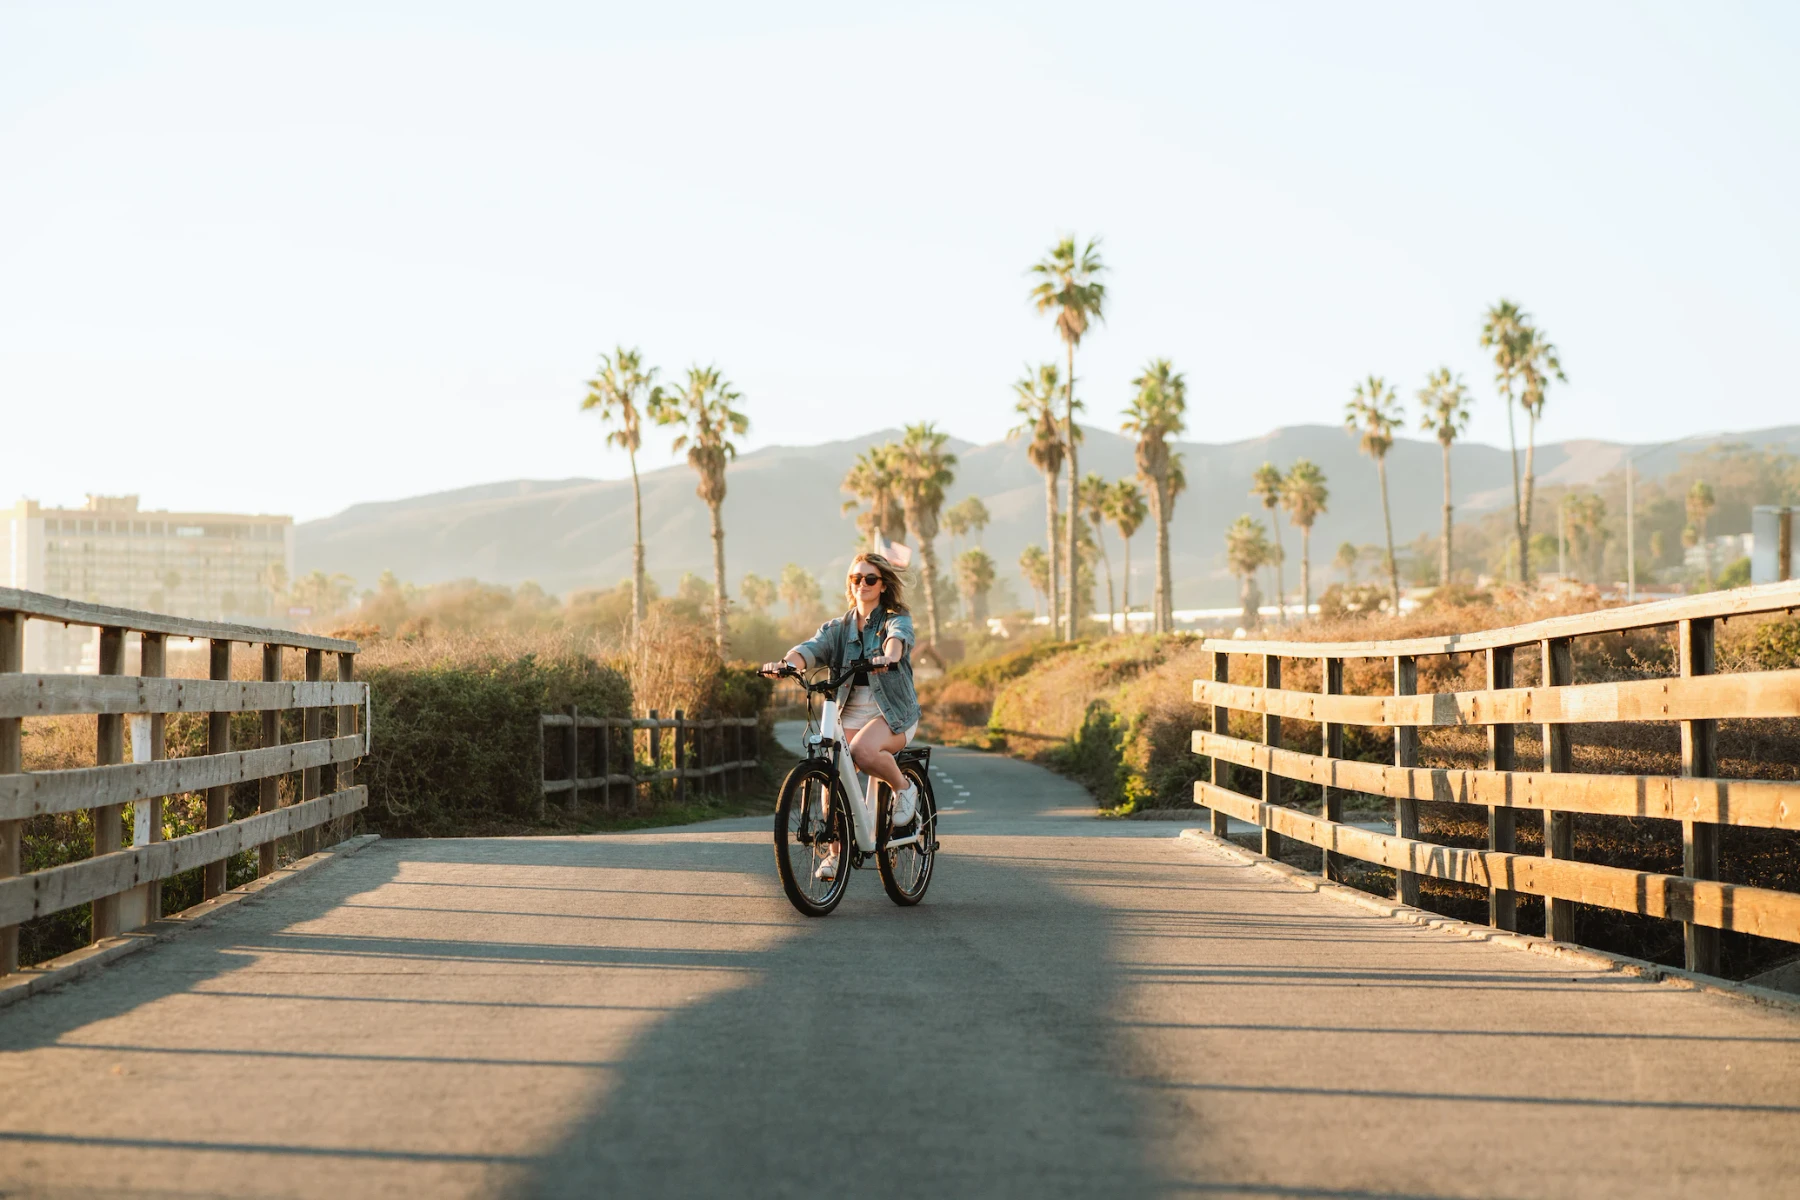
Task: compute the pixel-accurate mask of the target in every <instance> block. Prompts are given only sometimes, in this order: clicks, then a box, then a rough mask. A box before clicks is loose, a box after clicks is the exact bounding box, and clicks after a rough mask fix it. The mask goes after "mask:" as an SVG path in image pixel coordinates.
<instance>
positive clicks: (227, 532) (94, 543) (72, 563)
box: [0, 495, 294, 671]
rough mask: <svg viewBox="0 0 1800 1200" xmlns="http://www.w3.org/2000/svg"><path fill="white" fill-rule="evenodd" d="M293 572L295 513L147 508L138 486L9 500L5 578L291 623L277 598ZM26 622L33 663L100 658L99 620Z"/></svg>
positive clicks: (2, 547) (2, 543) (101, 597)
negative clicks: (85, 623)
mask: <svg viewBox="0 0 1800 1200" xmlns="http://www.w3.org/2000/svg"><path fill="white" fill-rule="evenodd" d="M293 573H294V519H293V518H292V517H282V516H269V515H266V514H259V515H243V514H238V513H175V512H165V511H161V510H158V511H153V512H144V511H140V510H139V508H138V498H137V497H136V496H93V495H90V496H89V497H88V498H87V503H86V504H85V505H83V506H82V507H81V508H46V507H44V506H42V505H40V504H39V503H38V502H37V501H35V500H21V501H19V502H18V503H17V504H15V505H14V506H13V507H12V509H11V511H6V510H3V509H0V586H5V587H15V588H23V589H25V590H27V591H33V592H47V593H49V594H50V595H53V596H66V597H68V598H69V599H72V600H85V601H87V602H89V603H92V604H112V605H117V606H119V607H121V608H137V609H147V610H149V611H151V612H161V613H168V614H170V615H172V616H180V617H194V618H197V619H200V620H212V621H221V620H223V621H247V622H250V623H253V624H258V625H271V624H278V623H285V622H284V621H283V620H282V618H285V617H286V615H287V614H286V612H285V610H283V611H282V612H279V613H278V612H277V611H276V606H277V604H278V601H279V596H280V594H281V593H282V592H283V591H284V590H285V588H286V587H287V584H288V581H289V580H290V579H292V578H293ZM26 630H27V638H26V646H25V669H26V670H28V671H71V670H76V669H78V668H79V666H80V665H81V662H82V660H83V658H84V657H86V658H88V659H90V660H91V659H92V656H93V651H92V649H90V648H89V647H90V644H91V643H92V642H93V640H94V637H95V633H94V631H93V630H91V629H75V628H71V629H68V630H64V629H62V628H60V627H57V626H47V625H46V623H45V622H42V621H33V622H31V623H30V624H29V625H27V626H26ZM84 651H86V654H85V655H84V653H83V652H84Z"/></svg>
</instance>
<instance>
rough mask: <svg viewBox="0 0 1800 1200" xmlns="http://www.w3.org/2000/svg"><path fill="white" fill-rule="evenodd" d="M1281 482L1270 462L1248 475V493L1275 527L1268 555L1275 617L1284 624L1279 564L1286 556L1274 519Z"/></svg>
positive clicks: (1284, 586)
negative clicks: (1273, 593) (1265, 510)
mask: <svg viewBox="0 0 1800 1200" xmlns="http://www.w3.org/2000/svg"><path fill="white" fill-rule="evenodd" d="M1281 484H1282V474H1281V472H1280V471H1279V470H1277V469H1276V467H1275V464H1274V463H1272V462H1266V463H1264V464H1263V465H1262V466H1260V467H1258V468H1256V471H1255V472H1254V473H1253V474H1252V475H1251V476H1250V494H1251V495H1252V496H1255V497H1256V498H1257V499H1259V500H1261V501H1262V506H1263V508H1265V509H1267V510H1268V512H1269V524H1270V525H1271V526H1273V527H1274V529H1275V553H1274V554H1273V555H1272V556H1270V565H1271V566H1273V567H1274V568H1275V619H1276V620H1278V621H1280V622H1281V623H1282V624H1284V625H1285V624H1286V623H1287V608H1286V605H1285V603H1284V602H1285V600H1286V596H1287V581H1286V580H1285V579H1283V578H1282V570H1281V564H1282V561H1283V560H1284V559H1285V558H1286V557H1287V556H1286V555H1285V554H1284V553H1283V552H1282V548H1281V522H1280V521H1277V520H1276V519H1275V506H1276V505H1278V504H1280V503H1281Z"/></svg>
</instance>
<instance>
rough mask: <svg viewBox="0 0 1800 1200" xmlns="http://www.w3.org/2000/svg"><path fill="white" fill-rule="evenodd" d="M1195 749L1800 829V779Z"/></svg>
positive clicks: (1239, 758) (1508, 794)
mask: <svg viewBox="0 0 1800 1200" xmlns="http://www.w3.org/2000/svg"><path fill="white" fill-rule="evenodd" d="M1193 749H1194V753H1196V754H1206V755H1209V756H1211V757H1213V758H1217V759H1220V760H1221V761H1224V762H1232V763H1239V764H1241V765H1243V766H1246V767H1250V768H1252V769H1253V770H1258V771H1262V770H1269V771H1274V772H1275V773H1277V774H1279V775H1281V776H1283V777H1285V778H1288V779H1297V780H1302V781H1304V782H1307V783H1316V784H1321V785H1323V784H1329V785H1331V786H1332V787H1336V788H1341V789H1343V790H1345V791H1355V792H1366V793H1367V794H1369V795H1371V796H1385V797H1389V798H1399V797H1402V796H1405V797H1410V798H1412V799H1415V800H1432V801H1436V802H1437V803H1440V804H1471V805H1479V806H1482V807H1487V808H1501V809H1508V810H1517V809H1534V810H1537V811H1540V812H1542V811H1545V810H1550V811H1556V812H1571V813H1593V814H1596V815H1601V816H1614V817H1657V818H1660V819H1662V820H1665V821H1681V820H1690V821H1706V822H1710V823H1713V824H1720V825H1741V826H1745V827H1748V828H1753V829H1792V830H1800V783H1794V782H1791V781H1787V780H1762V779H1685V778H1681V777H1679V776H1674V775H1576V774H1569V775H1563V774H1556V775H1552V774H1550V773H1548V772H1540V771H1475V770H1463V769H1461V768H1453V767H1414V768H1410V769H1401V768H1398V767H1390V766H1387V765H1386V764H1384V763H1365V762H1355V761H1352V760H1349V759H1330V758H1325V757H1324V756H1322V755H1316V754H1303V753H1300V752H1299V751H1294V750H1281V751H1277V752H1275V753H1273V754H1270V753H1268V751H1267V750H1266V749H1265V748H1264V747H1263V746H1262V745H1261V744H1260V743H1258V742H1248V741H1244V740H1242V739H1240V738H1221V737H1218V736H1217V735H1215V734H1211V733H1208V732H1206V731H1205V730H1196V731H1195V732H1194V734H1193Z"/></svg>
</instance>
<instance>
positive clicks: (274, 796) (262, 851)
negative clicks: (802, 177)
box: [170, 642, 299, 879]
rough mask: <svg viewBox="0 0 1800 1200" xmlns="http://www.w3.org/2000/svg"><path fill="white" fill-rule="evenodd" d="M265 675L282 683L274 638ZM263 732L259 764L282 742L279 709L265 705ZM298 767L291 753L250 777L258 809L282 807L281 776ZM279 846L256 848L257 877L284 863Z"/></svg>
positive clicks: (267, 646) (265, 662) (265, 651)
mask: <svg viewBox="0 0 1800 1200" xmlns="http://www.w3.org/2000/svg"><path fill="white" fill-rule="evenodd" d="M262 677H263V681H264V682H265V683H279V682H280V681H281V647H280V646H278V645H276V644H274V643H273V642H270V643H266V644H265V645H264V646H263V648H262ZM260 734H261V736H260V738H259V739H258V741H257V745H258V746H260V747H261V749H260V750H258V751H257V753H258V754H261V755H263V756H264V757H263V759H262V760H261V761H260V762H259V763H258V766H259V767H260V766H263V765H265V764H267V763H268V762H269V761H270V760H271V759H273V758H275V757H276V755H275V754H274V753H272V752H273V751H276V750H277V749H278V748H279V747H280V745H281V710H280V709H275V708H265V709H263V711H262V729H261V730H260ZM298 769H299V764H296V762H295V761H294V758H293V756H292V755H291V754H290V755H289V756H288V760H287V762H285V763H281V764H279V765H277V766H276V768H275V769H274V770H271V771H265V772H263V773H262V774H260V775H255V776H251V777H250V778H254V779H256V780H258V781H259V782H258V783H257V786H256V811H257V812H259V813H269V812H274V811H275V810H276V809H278V808H280V807H281V779H280V776H282V775H285V774H287V773H288V772H290V771H295V770H298ZM170 790H171V791H177V790H179V789H176V788H171V789H170ZM280 850H281V847H280V846H279V845H278V844H277V843H275V842H264V843H263V844H262V845H261V846H260V847H258V848H257V855H256V877H257V878H258V879H261V878H262V877H263V876H265V875H272V874H274V873H275V870H276V868H277V867H279V866H280V865H281V864H280V858H281V855H280Z"/></svg>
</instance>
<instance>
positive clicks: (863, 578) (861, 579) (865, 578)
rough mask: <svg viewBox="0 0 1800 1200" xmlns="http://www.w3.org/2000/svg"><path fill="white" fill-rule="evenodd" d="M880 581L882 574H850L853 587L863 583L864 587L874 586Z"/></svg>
mask: <svg viewBox="0 0 1800 1200" xmlns="http://www.w3.org/2000/svg"><path fill="white" fill-rule="evenodd" d="M880 582H881V576H879V575H852V576H850V584H851V586H853V587H854V586H855V585H857V584H862V585H863V586H864V587H874V586H875V585H876V584H878V583H880Z"/></svg>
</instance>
